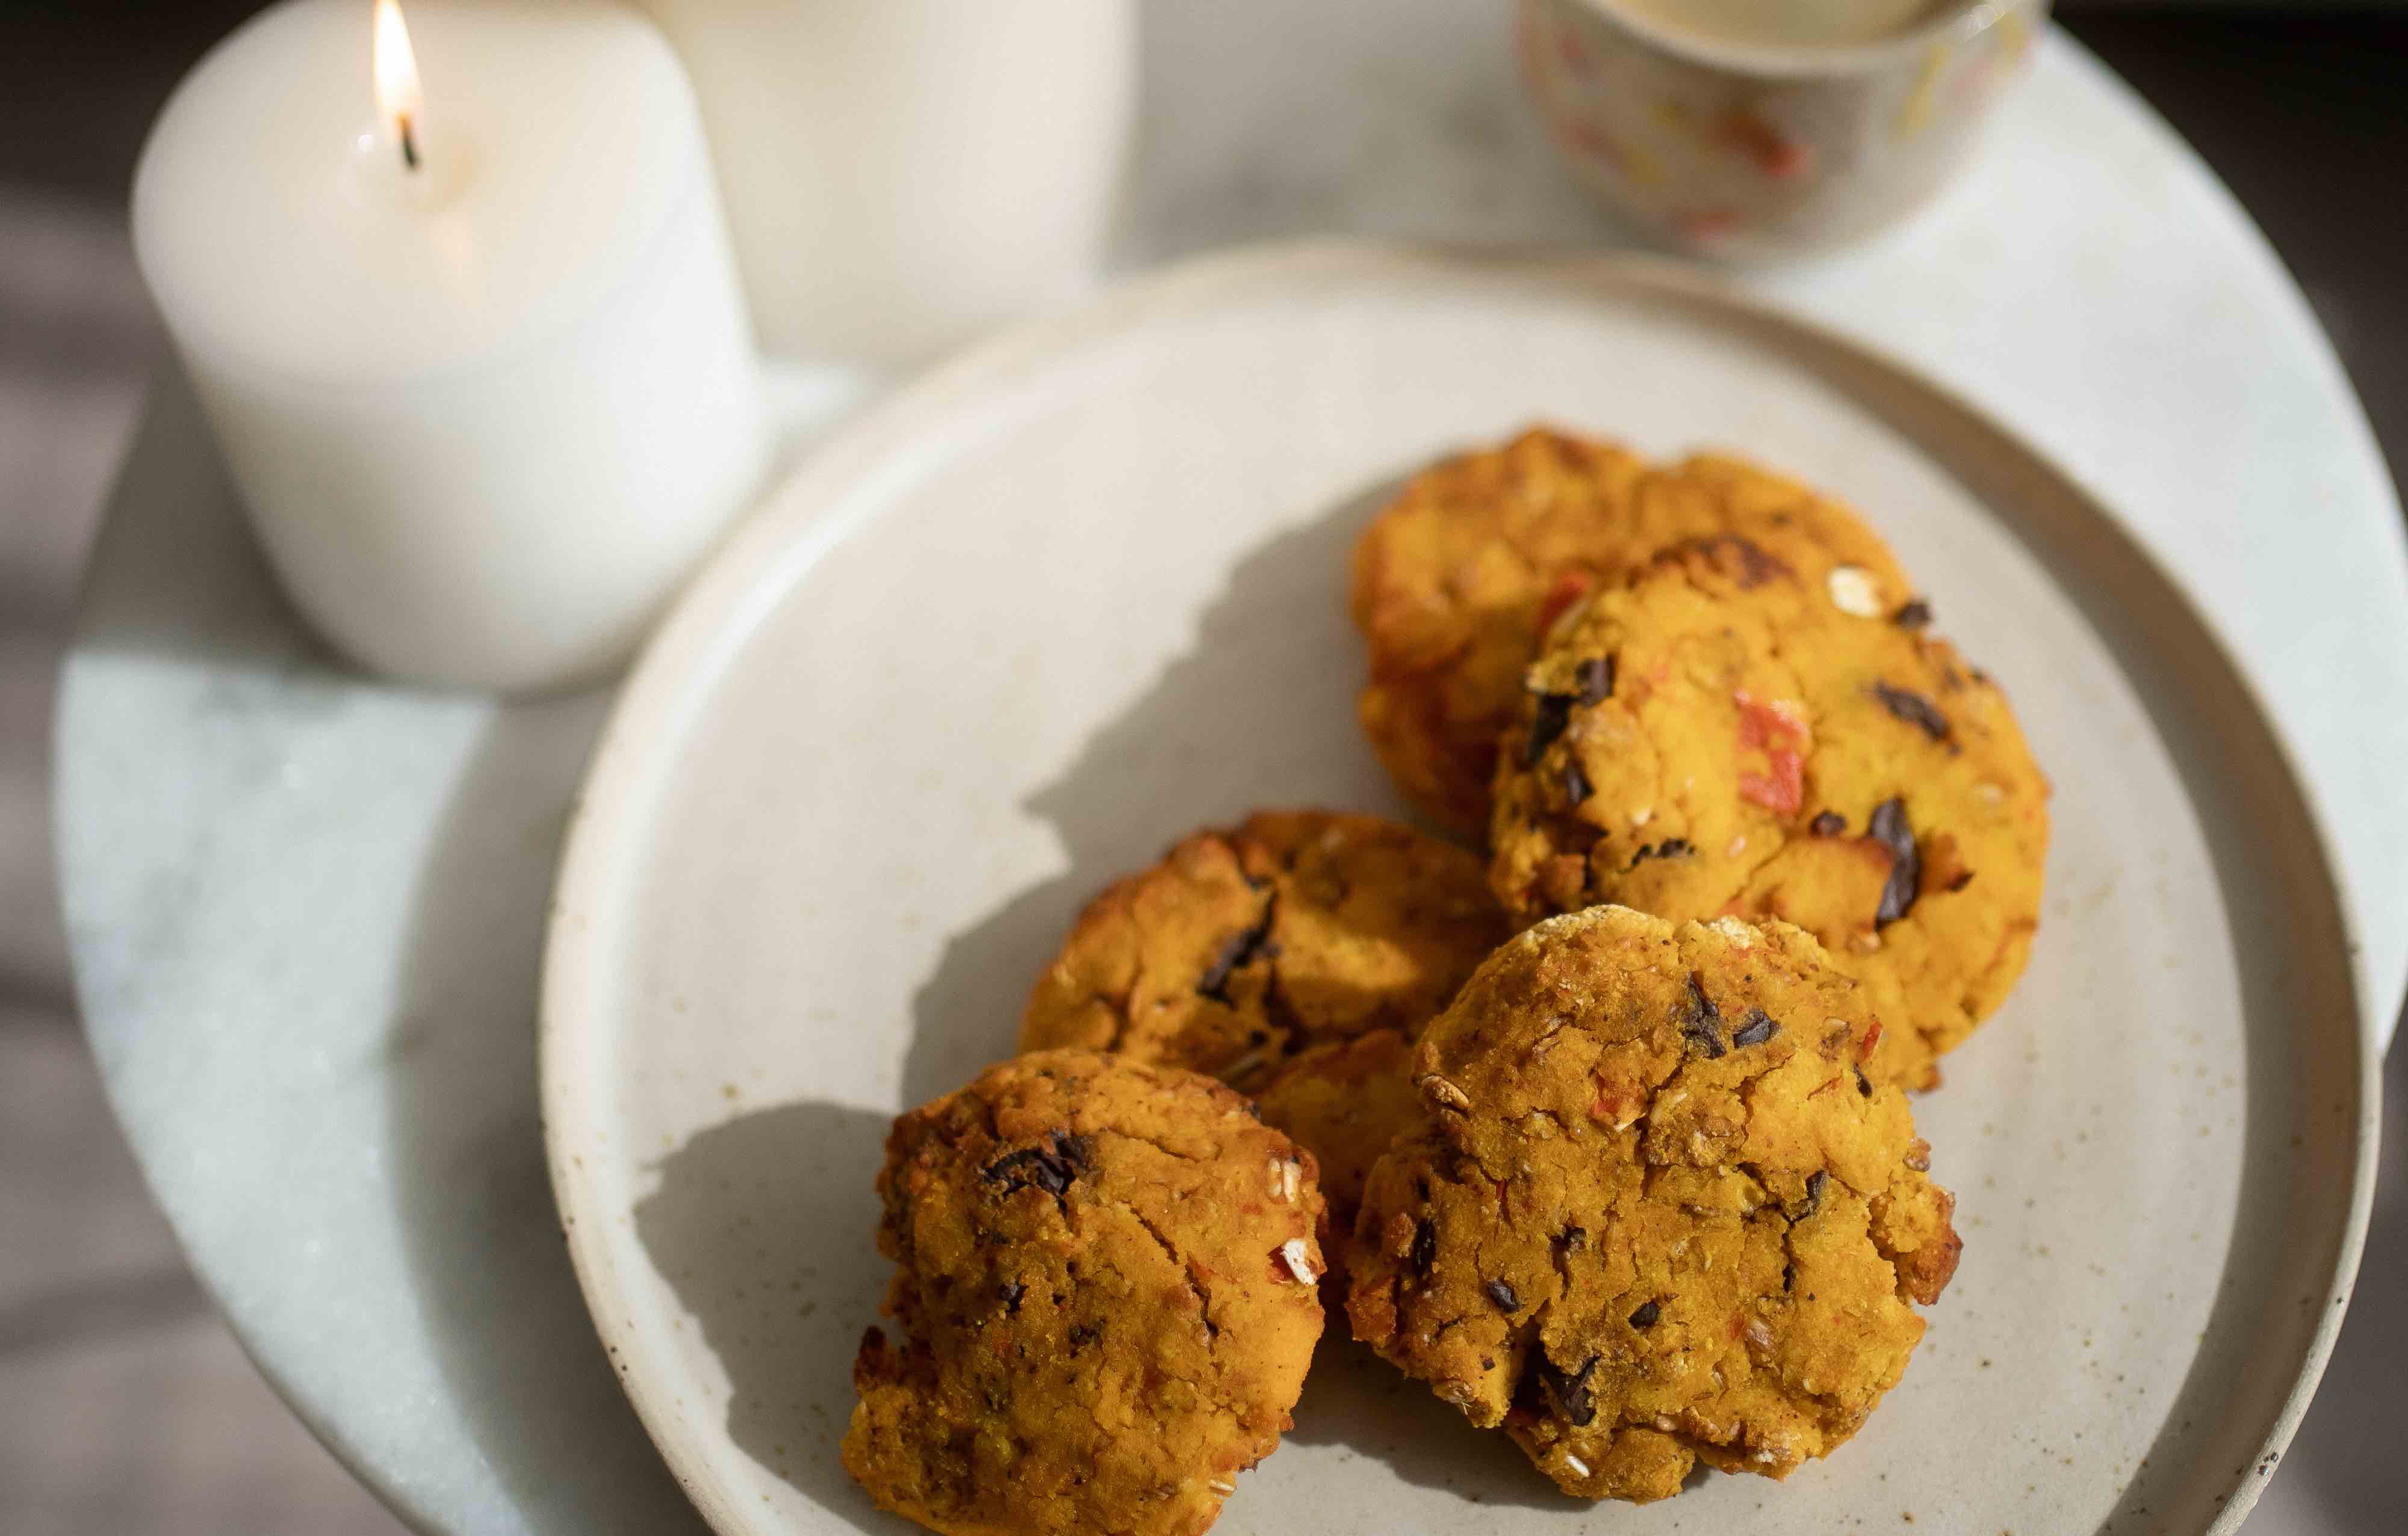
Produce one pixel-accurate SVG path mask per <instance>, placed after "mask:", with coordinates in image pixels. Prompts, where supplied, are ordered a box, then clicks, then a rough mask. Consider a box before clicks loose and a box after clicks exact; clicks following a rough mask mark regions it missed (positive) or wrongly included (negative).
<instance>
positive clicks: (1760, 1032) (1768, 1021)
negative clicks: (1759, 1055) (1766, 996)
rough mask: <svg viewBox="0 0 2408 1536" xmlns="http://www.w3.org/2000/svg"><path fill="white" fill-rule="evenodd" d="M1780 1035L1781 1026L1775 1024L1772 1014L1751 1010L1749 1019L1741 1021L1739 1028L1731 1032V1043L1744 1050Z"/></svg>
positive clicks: (1748, 1015) (1748, 1013) (1758, 1009)
mask: <svg viewBox="0 0 2408 1536" xmlns="http://www.w3.org/2000/svg"><path fill="white" fill-rule="evenodd" d="M1779 1033H1781V1026H1780V1025H1778V1024H1775V1023H1774V1022H1773V1020H1772V1015H1771V1014H1770V1013H1767V1012H1765V1011H1764V1010H1763V1009H1761V1008H1751V1009H1749V1010H1748V1011H1747V1017H1745V1018H1743V1019H1742V1020H1740V1021H1739V1027H1738V1028H1737V1029H1735V1030H1733V1031H1731V1043H1732V1044H1733V1045H1737V1046H1740V1047H1742V1048H1745V1047H1747V1046H1750V1045H1761V1044H1763V1043H1764V1042H1765V1041H1769V1040H1770V1039H1771V1038H1772V1037H1773V1036H1775V1035H1777V1034H1779Z"/></svg>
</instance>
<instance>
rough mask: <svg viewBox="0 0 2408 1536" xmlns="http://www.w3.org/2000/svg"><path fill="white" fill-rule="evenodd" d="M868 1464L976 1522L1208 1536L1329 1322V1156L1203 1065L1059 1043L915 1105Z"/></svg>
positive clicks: (887, 1192) (857, 1446)
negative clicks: (1059, 1047)
mask: <svg viewBox="0 0 2408 1536" xmlns="http://www.w3.org/2000/svg"><path fill="white" fill-rule="evenodd" d="M878 1190H879V1195H880V1197H881V1198H882V1199H883V1201H884V1202H885V1208H886V1209H885V1217H884V1220H883V1221H882V1224H881V1226H880V1228H879V1234H878V1246H879V1251H880V1252H881V1253H883V1254H885V1255H886V1256H888V1257H889V1258H892V1259H893V1260H895V1262H896V1266H897V1270H896V1276H895V1282H894V1285H893V1287H892V1289H891V1290H890V1291H889V1293H888V1296H887V1300H886V1309H885V1310H886V1312H887V1313H888V1315H890V1316H892V1317H893V1318H894V1319H895V1321H896V1324H897V1325H899V1328H900V1331H901V1333H902V1337H901V1338H900V1339H899V1340H896V1341H892V1342H890V1341H889V1340H888V1339H887V1338H886V1337H885V1335H884V1333H883V1332H882V1330H880V1329H878V1328H871V1329H870V1330H869V1332H868V1334H867V1337H865V1338H864V1340H863V1341H862V1346H861V1355H860V1358H859V1359H858V1360H857V1361H856V1362H855V1363H854V1366H853V1385H854V1386H855V1388H856V1389H857V1390H858V1391H859V1392H860V1394H861V1402H860V1404H859V1406H858V1407H856V1408H855V1409H854V1411H853V1425H852V1428H851V1429H850V1430H849V1431H848V1432H847V1433H846V1435H845V1440H844V1451H843V1454H844V1465H845V1469H846V1471H850V1472H851V1473H852V1474H853V1477H854V1478H855V1479H857V1480H858V1481H859V1482H860V1484H861V1485H862V1486H863V1487H865V1488H867V1490H868V1491H869V1494H870V1496H871V1497H872V1498H873V1499H875V1500H877V1501H878V1502H879V1503H880V1504H882V1505H883V1506H884V1507H885V1508H887V1509H890V1510H893V1511H895V1512H896V1514H903V1515H906V1516H908V1517H910V1518H911V1519H913V1520H916V1521H918V1522H919V1523H920V1524H922V1525H924V1526H926V1527H927V1528H929V1529H932V1530H939V1531H946V1532H952V1533H955V1536H1020V1533H1024V1532H1025V1533H1026V1536H1050V1533H1052V1532H1057V1531H1066V1530H1098V1531H1103V1530H1109V1531H1113V1532H1118V1533H1125V1536H1194V1533H1195V1532H1197V1531H1201V1530H1203V1529H1205V1528H1206V1527H1208V1526H1210V1525H1211V1523H1212V1522H1213V1520H1214V1519H1215V1518H1217V1517H1218V1516H1219V1514H1220V1513H1221V1501H1222V1500H1224V1499H1225V1498H1226V1497H1227V1496H1228V1495H1229V1494H1230V1493H1231V1492H1232V1491H1234V1485H1233V1484H1232V1482H1231V1479H1232V1478H1233V1477H1235V1476H1236V1474H1237V1473H1239V1472H1240V1471H1244V1470H1246V1469H1247V1468H1249V1467H1252V1466H1253V1465H1254V1464H1255V1463H1256V1462H1258V1461H1260V1460H1261V1459H1262V1458H1263V1457H1267V1456H1269V1454H1270V1453H1271V1452H1272V1451H1273V1450H1274V1449H1275V1448H1277V1446H1278V1444H1279V1437H1280V1434H1281V1432H1282V1431H1283V1430H1284V1429H1286V1428H1289V1426H1290V1423H1291V1420H1290V1418H1289V1410H1290V1409H1292V1408H1294V1407H1295V1405H1296V1400H1297V1394H1298V1393H1299V1392H1301V1391H1302V1390H1303V1386H1304V1373H1305V1369H1306V1367H1307V1366H1308V1365H1309V1364H1310V1363H1311V1361H1312V1348H1313V1343H1314V1342H1315V1341H1316V1340H1317V1339H1318V1338H1319V1337H1320V1333H1321V1328H1322V1318H1323V1313H1322V1308H1321V1303H1320V1300H1319V1295H1318V1280H1319V1276H1320V1274H1321V1271H1322V1260H1321V1252H1320V1248H1319V1245H1318V1243H1317V1242H1315V1240H1314V1229H1315V1227H1316V1226H1317V1224H1318V1223H1319V1221H1320V1217H1321V1197H1320V1194H1319V1191H1318V1189H1317V1187H1316V1184H1315V1170H1314V1168H1313V1163H1312V1154H1311V1153H1309V1152H1305V1151H1303V1150H1302V1149H1300V1148H1298V1147H1297V1146H1296V1145H1295V1144H1294V1143H1293V1142H1291V1141H1289V1140H1288V1139H1287V1138H1286V1137H1285V1136H1283V1135H1282V1134H1281V1133H1280V1132H1278V1131H1276V1130H1274V1129H1272V1128H1271V1127H1268V1126H1265V1125H1263V1124H1262V1123H1261V1122H1259V1121H1258V1120H1256V1119H1255V1118H1254V1115H1253V1113H1251V1112H1250V1110H1249V1108H1248V1106H1247V1104H1246V1102H1245V1100H1244V1099H1242V1098H1240V1097H1239V1096H1238V1095H1237V1094H1235V1093H1233V1092H1231V1091H1230V1090H1229V1089H1228V1088H1227V1087H1226V1086H1224V1085H1223V1084H1218V1083H1215V1082H1213V1081H1212V1080H1211V1079H1210V1078H1207V1077H1204V1076H1201V1075H1199V1074H1197V1073H1194V1072H1184V1071H1179V1070H1176V1069H1168V1068H1160V1067H1154V1066H1149V1065H1147V1064H1145V1063H1143V1062H1140V1061H1136V1060H1133V1059H1131V1058H1129V1057H1126V1056H1104V1055H1096V1054H1094V1053H1092V1052H1086V1051H1046V1052H1040V1053H1038V1054H1036V1055H1025V1056H1021V1057H1018V1058H1016V1059H1014V1060H1011V1061H1008V1062H1005V1063H1003V1064H1002V1065H1000V1066H996V1067H992V1068H989V1069H987V1070H986V1071H985V1072H984V1073H982V1074H981V1075H980V1077H979V1078H978V1079H977V1081H975V1082H973V1083H972V1084H969V1086H968V1087H966V1088H964V1089H962V1090H961V1091H960V1092H958V1093H953V1094H949V1095H947V1096H946V1097H944V1098H939V1099H938V1100H936V1101H935V1102H934V1103H931V1104H928V1105H925V1106H924V1107H922V1108H920V1109H917V1110H914V1111H912V1112H910V1113H908V1114H905V1115H903V1116H902V1117H901V1118H900V1119H898V1120H896V1123H895V1129H894V1132H893V1134H892V1135H891V1136H889V1137H888V1139H887V1146H886V1166H885V1168H884V1169H883V1170H882V1171H881V1172H880V1174H879V1176H878Z"/></svg>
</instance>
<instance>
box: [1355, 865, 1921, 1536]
mask: <svg viewBox="0 0 2408 1536" xmlns="http://www.w3.org/2000/svg"><path fill="white" fill-rule="evenodd" d="M1879 1028H1880V1026H1879V1025H1878V1023H1877V1022H1876V1021H1875V1020H1873V1019H1872V1018H1871V1015H1870V1013H1869V1012H1867V1011H1866V1009H1865V1007H1864V1003H1863V998H1862V989H1860V988H1858V987H1857V986H1856V985H1855V984H1854V983H1851V982H1850V981H1848V980H1847V979H1846V978H1845V977H1843V976H1842V975H1841V974H1840V973H1839V972H1837V971H1836V970H1833V969H1831V968H1830V967H1829V965H1828V963H1827V961H1826V958H1825V956H1824V955H1823V953H1822V950H1821V946H1819V945H1818V944H1817V943H1815V941H1814V940H1813V937H1812V936H1811V935H1809V934H1806V933H1804V932H1802V931H1800V930H1799V929H1796V928H1793V927H1789V926H1786V925H1782V924H1773V925H1770V926H1766V927H1764V928H1761V929H1756V928H1751V927H1749V926H1746V925H1744V924H1742V923H1740V922H1738V921H1736V920H1733V919H1728V918H1726V919H1721V920H1718V921H1717V922H1715V923H1713V924H1712V925H1703V924H1698V923H1689V924H1684V925H1682V926H1678V927H1676V926H1673V925H1672V924H1670V923H1667V922H1664V921H1662V920H1660V919H1657V918H1654V917H1649V916H1646V915H1644V914H1641V913H1639V912H1631V911H1629V910H1627V909H1625V908H1620V907H1598V908H1592V909H1590V910H1588V911H1585V912H1576V913H1572V914H1569V915H1566V916H1561V917H1556V918H1553V919H1550V920H1548V921H1546V922H1544V923H1541V924H1540V925H1539V926H1536V927H1534V928H1531V929H1530V930H1528V931H1527V932H1526V933H1524V934H1522V935H1521V936H1520V937H1518V938H1516V939H1514V940H1512V941H1511V942H1510V943H1508V944H1507V945H1505V946H1504V947H1503V948H1502V949H1500V950H1498V953H1497V955H1495V956H1494V957H1493V958H1492V959H1491V960H1490V961H1489V962H1488V963H1487V964H1486V965H1484V966H1483V967H1482V968H1481V969H1480V970H1479V972H1478V973H1477V974H1476V975H1474V976H1473V977H1472V979H1471V981H1470V982H1469V983H1467V984H1466V985H1465V987H1464V989H1463V992H1462V994H1461V995H1460V996H1459V997H1458V998H1456V999H1455V1005H1454V1006H1453V1007H1452V1008H1450V1009H1449V1010H1448V1011H1447V1012H1445V1013H1444V1014H1443V1015H1441V1017H1440V1018H1439V1019H1437V1020H1436V1021H1434V1022H1433V1023H1432V1024H1431V1026H1429V1029H1428V1031H1427V1033H1426V1035H1425V1036H1424V1038H1423V1041H1422V1043H1421V1045H1420V1047H1419V1049H1418V1051H1417V1053H1416V1056H1415V1062H1414V1066H1415V1069H1416V1071H1417V1073H1418V1074H1419V1076H1418V1083H1419V1086H1420V1089H1421V1093H1422V1097H1423V1099H1424V1102H1425V1105H1426V1111H1425V1114H1424V1117H1423V1123H1422V1125H1421V1127H1419V1128H1418V1129H1416V1130H1413V1131H1412V1132H1409V1133H1408V1134H1407V1135H1406V1136H1404V1137H1403V1138H1401V1139H1400V1140H1398V1141H1397V1142H1396V1144H1395V1145H1394V1146H1392V1147H1391V1148H1390V1149H1389V1151H1388V1152H1387V1154H1386V1155H1385V1156H1383V1157H1382V1158H1381V1160H1380V1162H1379V1163H1378V1165H1377V1166H1376V1167H1375V1168H1374V1170H1373V1171H1372V1175H1371V1180H1370V1185H1369V1190H1368V1191H1367V1193H1366V1195H1365V1198H1364V1208H1363V1215H1362V1219H1361V1223H1360V1225H1359V1227H1358V1228H1357V1242H1356V1247H1355V1252H1354V1254H1353V1255H1352V1256H1351V1258H1350V1265H1351V1270H1350V1272H1351V1274H1352V1277H1353V1278H1352V1290H1351V1292H1350V1295H1349V1299H1348V1312H1349V1315H1350V1317H1351V1319H1352V1322H1353V1326H1354V1330H1355V1336H1356V1337H1357V1338H1359V1339H1361V1340H1363V1341H1364V1342H1368V1343H1369V1344H1371V1345H1372V1346H1373V1347H1374V1348H1375V1349H1377V1350H1378V1351H1379V1352H1380V1353H1381V1354H1382V1355H1383V1356H1384V1357H1387V1358H1388V1359H1389V1360H1391V1361H1393V1362H1395V1363H1396V1364H1397V1365H1398V1366H1400V1367H1401V1368H1402V1369H1403V1370H1404V1371H1406V1372H1407V1373H1408V1374H1410V1375H1412V1376H1414V1377H1416V1378H1418V1379H1420V1380H1422V1381H1425V1382H1427V1383H1429V1384H1430V1385H1431V1386H1432V1388H1433V1390H1435V1391H1436V1393H1437V1394H1438V1395H1439V1396H1440V1397H1441V1398H1442V1399H1444V1400H1447V1401H1449V1402H1452V1403H1454V1404H1455V1405H1456V1407H1458V1408H1459V1409H1460V1410H1461V1411H1462V1412H1463V1413H1464V1414H1465V1415H1466V1416H1467V1417H1469V1419H1471V1421H1472V1422H1473V1423H1475V1424H1478V1425H1482V1426H1484V1427H1494V1426H1498V1425H1503V1426H1504V1427H1505V1428H1506V1429H1507V1431H1508V1432H1509V1433H1510V1434H1512V1437H1513V1439H1514V1440H1515V1441H1516V1442H1517V1443H1520V1445H1521V1446H1522V1448H1523V1450H1524V1451H1525V1452H1526V1453H1527V1455H1528V1456H1529V1457H1530V1459H1531V1461H1532V1462H1533V1463H1534V1464H1535V1465H1536V1466H1537V1467H1538V1468H1539V1470H1540V1471H1541V1472H1543V1473H1545V1474H1546V1475H1547V1476H1548V1477H1549V1478H1551V1479H1553V1480H1554V1481H1555V1483H1556V1485H1557V1486H1560V1487H1562V1488H1563V1489H1564V1490H1565V1491H1566V1492H1568V1493H1570V1494H1573V1495H1576V1496H1578V1497H1582V1498H1589V1499H1599V1498H1617V1499H1627V1500H1654V1499H1661V1498H1665V1497H1668V1496H1670V1495H1671V1494H1673V1493H1676V1492H1678V1491H1679V1490H1680V1487H1681V1483H1682V1480H1683V1479H1684V1477H1685V1476H1686V1475H1687V1474H1688V1472H1689V1471H1690V1470H1691V1468H1692V1466H1693V1464H1694V1463H1695V1462H1696V1461H1698V1460H1703V1461H1705V1462H1707V1463H1708V1464H1709V1465H1712V1466H1714V1467H1717V1468H1721V1469H1723V1470H1725V1471H1753V1472H1759V1473H1762V1474H1764V1475H1767V1476H1770V1477H1775V1478H1779V1477H1785V1476H1787V1475H1788V1474H1789V1473H1790V1472H1791V1471H1795V1470H1796V1469H1797V1468H1798V1466H1799V1464H1800V1463H1801V1462H1802V1461H1804V1460H1805V1459H1806V1458H1808V1457H1819V1456H1824V1455H1828V1454H1829V1452H1830V1451H1832V1450H1833V1449H1834V1448H1836V1447H1837V1446H1838V1445H1839V1444H1840V1443H1842V1442H1843V1441H1845V1440H1846V1439H1847V1438H1848V1437H1849V1436H1850V1435H1852V1434H1854V1433H1855V1432H1856V1428H1858V1426H1860V1425H1861V1424H1862V1423H1863V1422H1864V1420H1865V1418H1866V1416H1867V1415H1868V1414H1870V1413H1871V1411H1872V1409H1873V1407H1874V1405H1875V1404H1876V1403H1878V1402H1879V1400H1881V1397H1882V1395H1883V1394H1884V1393H1885V1392H1886V1391H1888V1390H1889V1388H1890V1387H1891V1386H1893V1385H1896V1384H1897V1382H1898V1380H1899V1375H1900V1373H1901V1372H1902V1371H1904V1370H1905V1368H1906V1363H1907V1358H1908V1356H1909V1355H1910V1354H1911V1352H1912V1351H1913V1350H1914V1345H1915V1343H1916V1342H1917V1341H1918V1340H1919V1339H1920V1338H1921V1336H1922V1333H1923V1327H1924V1325H1923V1322H1922V1319H1921V1318H1919V1317H1918V1316H1916V1315H1915V1313H1914V1310H1913V1307H1912V1306H1911V1305H1910V1303H1911V1302H1923V1303H1927V1304H1928V1303H1929V1302H1931V1301H1933V1300H1935V1299H1937V1298H1938V1297H1939V1295H1940V1292H1941V1290H1942V1287H1943V1286H1944V1285H1946V1284H1947V1282H1948V1279H1949V1277H1950V1275H1951V1274H1952V1273H1953V1272H1954V1271H1955V1269H1956V1263H1957V1251H1958V1247H1959V1244H1958V1242H1957V1235H1956V1233H1955V1231H1954V1230H1953V1228H1952V1227H1951V1226H1950V1222H1949V1217H1950V1214H1951V1212H1952V1208H1953V1205H1954V1201H1953V1199H1952V1198H1951V1197H1950V1196H1949V1195H1948V1194H1947V1192H1946V1191H1944V1190H1942V1189H1941V1188H1939V1187H1938V1186H1936V1185H1934V1184H1932V1183H1931V1182H1930V1180H1929V1179H1928V1176H1927V1175H1926V1171H1925V1170H1927V1169H1928V1165H1929V1149H1928V1147H1927V1146H1926V1145H1925V1143H1923V1142H1922V1141H1918V1140H1917V1139H1916V1138H1915V1134H1914V1123H1913V1119H1912V1116H1911V1114H1910V1112H1909V1110H1908V1107H1907V1102H1906V1098H1905V1097H1904V1095H1902V1094H1901V1093H1900V1092H1899V1090H1898V1089H1896V1088H1895V1087H1890V1086H1886V1085H1882V1084H1875V1083H1874V1082H1872V1081H1871V1079H1869V1078H1868V1077H1866V1076H1865V1075H1864V1074H1863V1073H1862V1072H1861V1071H1860V1070H1859V1066H1860V1064H1861V1062H1862V1060H1863V1059H1864V1057H1865V1056H1866V1055H1868V1053H1869V1050H1870V1047H1871V1037H1872V1036H1873V1035H1874V1034H1875V1033H1877V1031H1878V1030H1879Z"/></svg>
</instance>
